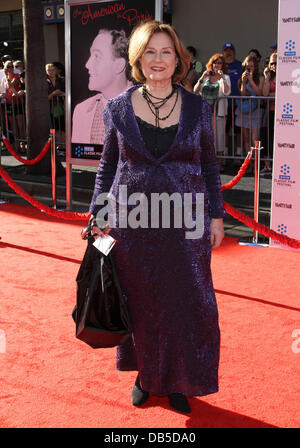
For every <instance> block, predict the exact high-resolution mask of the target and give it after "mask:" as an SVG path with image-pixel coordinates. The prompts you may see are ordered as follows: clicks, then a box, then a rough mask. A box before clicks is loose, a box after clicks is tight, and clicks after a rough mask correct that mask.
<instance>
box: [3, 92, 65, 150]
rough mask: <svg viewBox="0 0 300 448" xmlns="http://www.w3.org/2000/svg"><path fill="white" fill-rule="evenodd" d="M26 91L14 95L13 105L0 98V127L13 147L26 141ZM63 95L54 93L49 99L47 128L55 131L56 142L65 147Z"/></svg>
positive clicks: (19, 145)
mask: <svg viewBox="0 0 300 448" xmlns="http://www.w3.org/2000/svg"><path fill="white" fill-rule="evenodd" d="M25 103H26V92H25V93H24V95H22V96H21V97H15V107H12V108H11V107H10V105H8V104H7V103H6V100H5V98H3V99H2V100H1V116H0V128H1V130H2V134H4V135H6V136H7V140H8V141H9V142H10V144H11V146H12V144H14V145H15V149H17V148H18V147H19V148H20V149H21V146H22V145H23V144H24V145H25V143H26V142H27V136H26V109H25ZM64 111H65V95H56V96H54V97H53V98H52V99H51V100H50V101H49V129H55V131H56V143H57V145H59V146H61V147H65V144H66V142H65V112H64Z"/></svg>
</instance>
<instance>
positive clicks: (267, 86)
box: [261, 53, 277, 174]
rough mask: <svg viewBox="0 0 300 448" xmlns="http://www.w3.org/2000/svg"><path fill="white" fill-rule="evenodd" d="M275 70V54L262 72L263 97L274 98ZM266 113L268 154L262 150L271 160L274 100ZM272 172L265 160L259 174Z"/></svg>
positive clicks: (269, 163) (267, 161)
mask: <svg viewBox="0 0 300 448" xmlns="http://www.w3.org/2000/svg"><path fill="white" fill-rule="evenodd" d="M276 68H277V53H272V54H271V56H270V59H269V65H268V67H266V68H265V70H264V85H263V92H262V93H263V96H269V97H273V98H275V91H276ZM266 112H267V113H268V117H267V122H268V124H269V126H268V127H267V129H269V136H268V135H265V136H264V137H265V138H263V140H264V148H267V147H268V148H269V151H268V153H267V154H266V151H265V150H264V153H265V155H266V156H267V157H271V158H273V142H274V120H275V100H274V101H273V100H270V101H269V102H268V103H267V108H266ZM271 171H272V168H271V162H270V160H265V166H264V168H263V169H262V171H261V174H270V173H271Z"/></svg>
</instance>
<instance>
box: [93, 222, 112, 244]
mask: <svg viewBox="0 0 300 448" xmlns="http://www.w3.org/2000/svg"><path fill="white" fill-rule="evenodd" d="M90 225H91V235H92V236H93V237H94V239H95V240H96V239H97V238H99V237H100V238H103V236H104V235H108V234H109V232H110V230H111V229H110V228H109V223H107V224H106V225H105V230H104V229H102V230H101V229H100V227H98V226H97V224H96V219H94V220H93V221H92V222H91V224H90Z"/></svg>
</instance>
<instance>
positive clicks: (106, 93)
mask: <svg viewBox="0 0 300 448" xmlns="http://www.w3.org/2000/svg"><path fill="white" fill-rule="evenodd" d="M155 3H156V2H155V0H143V1H141V0H124V1H110V2H93V3H84V4H73V5H71V6H70V37H71V42H70V44H71V115H72V124H71V142H72V145H71V148H72V149H71V157H72V158H75V159H99V158H100V155H101V151H102V146H103V139H104V124H103V118H102V114H103V110H104V108H105V105H106V103H107V101H108V99H110V98H113V97H115V96H117V95H119V94H120V93H122V92H123V91H124V90H126V89H127V88H128V87H130V85H131V80H130V79H131V78H130V72H131V70H130V66H129V64H128V52H127V49H128V38H129V35H130V33H131V31H132V29H133V28H134V27H135V26H136V25H138V24H139V23H141V22H144V21H147V20H153V19H154V18H155Z"/></svg>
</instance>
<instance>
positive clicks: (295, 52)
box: [270, 0, 300, 249]
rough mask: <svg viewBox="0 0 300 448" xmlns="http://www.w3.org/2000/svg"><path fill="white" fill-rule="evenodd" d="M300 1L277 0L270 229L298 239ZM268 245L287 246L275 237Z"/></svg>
mask: <svg viewBox="0 0 300 448" xmlns="http://www.w3.org/2000/svg"><path fill="white" fill-rule="evenodd" d="M299 6H300V2H299V0H279V18H278V50H277V53H278V54H277V75H276V76H277V80H276V97H275V111H276V112H275V135H274V156H273V164H274V166H273V185H272V210H271V228H272V230H275V231H276V232H279V233H281V234H283V235H287V236H289V237H292V238H295V239H298V240H300V125H299V120H300V7H299ZM270 246H272V247H280V248H284V249H290V248H289V247H288V246H283V245H281V244H280V243H279V242H277V241H275V240H271V242H270Z"/></svg>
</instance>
